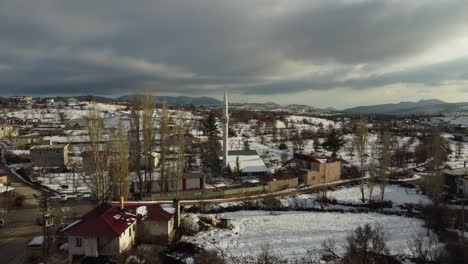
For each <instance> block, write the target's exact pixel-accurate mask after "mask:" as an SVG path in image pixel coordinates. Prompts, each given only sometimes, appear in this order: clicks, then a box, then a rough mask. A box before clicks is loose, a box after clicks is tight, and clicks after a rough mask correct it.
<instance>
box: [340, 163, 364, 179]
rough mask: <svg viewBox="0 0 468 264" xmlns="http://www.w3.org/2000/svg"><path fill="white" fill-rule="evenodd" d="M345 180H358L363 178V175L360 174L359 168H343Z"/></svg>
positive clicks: (342, 174)
mask: <svg viewBox="0 0 468 264" xmlns="http://www.w3.org/2000/svg"><path fill="white" fill-rule="evenodd" d="M341 176H342V178H343V179H357V178H359V177H361V173H360V172H359V169H358V167H356V166H350V167H343V172H342V173H341Z"/></svg>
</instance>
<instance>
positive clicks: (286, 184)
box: [268, 177, 299, 192]
mask: <svg viewBox="0 0 468 264" xmlns="http://www.w3.org/2000/svg"><path fill="white" fill-rule="evenodd" d="M268 185H269V190H270V192H277V191H281V190H285V189H288V188H294V187H297V185H299V179H298V178H297V177H294V178H292V179H285V180H276V181H270V183H269V184H268Z"/></svg>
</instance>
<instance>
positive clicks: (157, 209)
mask: <svg viewBox="0 0 468 264" xmlns="http://www.w3.org/2000/svg"><path fill="white" fill-rule="evenodd" d="M146 208H147V210H148V216H147V217H146V219H148V220H156V221H157V220H165V221H169V220H171V219H172V216H173V214H171V213H169V212H168V211H166V210H164V209H163V208H161V206H160V205H159V204H152V205H148V206H146Z"/></svg>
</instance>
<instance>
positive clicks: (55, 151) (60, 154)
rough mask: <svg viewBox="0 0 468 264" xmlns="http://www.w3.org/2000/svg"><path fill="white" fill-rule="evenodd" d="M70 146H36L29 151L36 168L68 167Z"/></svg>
mask: <svg viewBox="0 0 468 264" xmlns="http://www.w3.org/2000/svg"><path fill="white" fill-rule="evenodd" d="M68 146H69V145H68V144H66V145H62V144H56V145H53V144H50V145H41V146H34V147H32V148H31V149H30V150H29V151H30V154H31V162H32V164H33V166H34V167H42V168H44V167H66V166H67V165H68V153H69V149H68Z"/></svg>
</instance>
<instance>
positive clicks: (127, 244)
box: [62, 200, 180, 258]
mask: <svg viewBox="0 0 468 264" xmlns="http://www.w3.org/2000/svg"><path fill="white" fill-rule="evenodd" d="M176 207H179V206H178V204H176ZM175 212H176V209H174V207H173V206H172V205H171V204H165V205H161V204H157V203H154V202H153V203H152V202H125V203H124V202H123V200H122V201H121V202H120V203H119V202H109V203H105V204H102V205H100V206H98V207H96V208H95V209H94V210H92V211H91V212H89V213H87V214H86V215H84V216H83V217H81V218H80V219H79V220H77V221H75V222H74V223H72V224H70V225H69V226H67V227H65V228H64V229H63V230H62V233H63V234H65V235H66V236H67V237H68V254H69V256H70V258H73V257H74V256H88V257H98V256H115V255H119V254H121V253H122V252H124V251H127V250H129V249H131V248H132V246H133V245H135V243H136V242H142V243H151V244H167V243H168V242H170V241H171V240H172V239H173V237H174V235H175V230H176V226H177V225H178V222H177V221H178V220H177V219H180V216H179V217H177V215H176V213H175Z"/></svg>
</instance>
